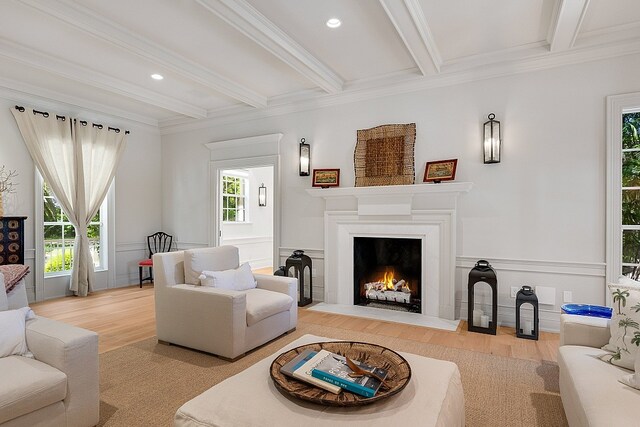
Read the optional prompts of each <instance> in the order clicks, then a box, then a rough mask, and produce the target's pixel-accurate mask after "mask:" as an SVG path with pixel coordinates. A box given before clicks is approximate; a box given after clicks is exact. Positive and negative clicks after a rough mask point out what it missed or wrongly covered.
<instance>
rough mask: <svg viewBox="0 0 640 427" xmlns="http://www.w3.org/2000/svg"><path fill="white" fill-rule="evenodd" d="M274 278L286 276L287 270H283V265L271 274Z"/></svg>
mask: <svg viewBox="0 0 640 427" xmlns="http://www.w3.org/2000/svg"><path fill="white" fill-rule="evenodd" d="M273 275H274V276H285V277H286V276H287V270H286V269H285V268H284V265H281V266H280V267H278V269H277V270H276V271H274V272H273Z"/></svg>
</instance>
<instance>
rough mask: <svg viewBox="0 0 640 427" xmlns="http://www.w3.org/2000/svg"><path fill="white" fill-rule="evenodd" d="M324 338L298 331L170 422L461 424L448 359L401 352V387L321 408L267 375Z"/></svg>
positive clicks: (456, 375)
mask: <svg viewBox="0 0 640 427" xmlns="http://www.w3.org/2000/svg"><path fill="white" fill-rule="evenodd" d="M320 341H333V340H331V339H329V338H323V337H317V336H314V335H304V336H303V337H301V338H299V339H297V340H295V341H293V342H292V343H291V344H289V345H287V346H286V347H284V348H282V349H281V350H279V351H278V352H276V353H274V354H273V355H271V356H269V357H267V358H265V359H263V360H261V361H260V362H258V363H256V364H255V365H253V366H251V367H250V368H248V369H246V370H245V371H243V372H241V373H239V374H237V375H234V376H233V377H231V378H228V379H226V380H225V381H223V382H221V383H220V384H217V385H215V386H213V387H212V388H210V389H209V390H207V391H205V392H204V393H202V394H201V395H199V396H196V397H195V398H193V399H191V400H190V401H188V402H187V403H185V404H184V405H182V407H180V408H179V409H178V411H177V412H176V415H175V425H176V426H221V427H222V426H224V427H229V426H296V427H299V426H304V427H312V426H332V427H335V426H343V425H344V426H347V425H348V426H367V427H371V426H385V427H389V426H397V425H405V426H447V427H457V426H463V425H464V422H465V419H464V394H463V392H462V383H461V381H460V371H459V370H458V367H457V366H456V365H455V364H454V363H451V362H446V361H442V360H436V359H429V358H426V357H422V356H417V355H414V354H408V353H401V354H402V356H403V357H404V358H405V359H406V360H407V361H408V362H409V364H410V365H411V370H412V377H411V381H410V382H409V384H408V385H407V387H405V389H404V390H402V392H400V393H398V394H397V395H395V396H392V397H390V398H389V399H387V400H385V401H382V402H377V403H375V404H372V405H365V406H361V407H353V408H338V407H324V406H319V405H314V404H312V403H307V402H304V401H300V400H295V401H293V400H291V399H289V398H287V397H285V396H284V395H283V394H282V393H280V392H279V391H278V390H277V389H276V388H275V386H274V385H273V381H272V380H271V377H270V376H269V367H270V366H271V362H272V361H273V359H275V357H276V356H278V355H279V354H280V353H282V352H284V351H286V350H289V349H291V348H294V347H297V346H300V345H304V344H309V343H313V342H320Z"/></svg>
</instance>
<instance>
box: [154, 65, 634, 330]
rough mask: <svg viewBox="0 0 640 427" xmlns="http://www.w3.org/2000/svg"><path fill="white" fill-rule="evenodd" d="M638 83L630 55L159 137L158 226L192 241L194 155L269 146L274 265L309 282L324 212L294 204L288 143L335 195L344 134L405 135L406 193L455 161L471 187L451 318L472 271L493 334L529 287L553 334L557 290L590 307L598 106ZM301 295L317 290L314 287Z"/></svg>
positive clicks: (600, 276)
mask: <svg viewBox="0 0 640 427" xmlns="http://www.w3.org/2000/svg"><path fill="white" fill-rule="evenodd" d="M639 73H640V61H639V56H638V55H633V56H626V57H620V58H614V59H609V60H603V61H597V62H591V63H585V64H579V65H571V66H566V67H561V68H555V69H550V70H543V71H538V72H531V73H526V74H516V75H512V76H507V77H502V78H494V79H490V80H483V81H477V82H472V83H467V84H461V85H457V86H451V87H443V88H436V89H431V90H424V91H419V92H415V93H411V94H402V95H397V96H389V97H385V98H381V99H376V100H367V101H363V102H358V103H352V104H345V105H337V106H333V107H326V108H321V109H317V110H311V111H301V112H297V113H292V114H288V115H282V116H273V117H267V118H263V119H254V120H251V121H246V122H238V123H235V122H229V123H227V124H224V123H217V124H216V125H215V126H211V127H209V128H206V129H198V130H192V131H183V132H180V133H176V134H166V135H163V136H162V150H163V159H164V163H163V165H164V168H165V169H166V170H167V171H168V173H167V174H166V175H165V179H164V181H163V183H164V184H165V186H164V190H165V197H164V198H163V221H164V226H165V227H167V228H173V229H175V230H176V231H177V233H178V234H180V235H181V237H184V238H187V239H195V240H196V241H198V240H202V239H204V238H205V235H204V234H201V233H199V230H201V229H203V228H205V227H206V226H207V222H208V221H209V218H208V212H207V209H206V192H207V188H208V178H207V173H208V172H207V171H208V169H207V167H208V157H207V155H206V149H205V148H204V147H203V144H204V143H207V142H210V141H218V140H226V139H234V138H240V137H246V136H253V135H261V134H269V133H276V132H281V133H283V134H284V137H283V138H282V141H281V153H282V155H281V170H282V174H281V175H282V194H283V195H282V232H281V246H282V248H281V255H288V254H289V253H290V249H292V248H300V249H307V250H308V251H310V253H312V254H314V257H315V259H314V269H316V271H318V273H320V272H321V271H322V258H323V255H322V248H323V203H324V202H323V200H322V199H315V198H311V197H310V196H308V195H307V194H306V192H305V191H304V190H305V189H306V188H310V186H311V182H310V178H308V177H300V176H298V171H297V156H298V142H299V139H300V138H302V137H304V138H306V139H307V141H308V142H310V144H311V151H312V154H311V163H312V168H340V169H341V185H342V186H347V187H348V186H353V184H354V174H353V149H354V146H355V142H356V131H357V130H358V129H364V128H369V127H373V126H377V125H381V124H386V123H410V122H415V123H416V124H417V139H416V149H415V160H416V161H415V164H416V176H417V180H418V181H421V180H422V176H423V174H424V165H425V162H426V161H429V160H438V159H448V158H458V159H459V162H458V171H457V177H456V179H457V180H459V181H470V182H473V183H474V188H473V189H472V190H471V192H470V193H468V194H466V195H464V196H463V197H461V199H460V202H459V210H458V244H457V251H458V261H457V265H458V268H457V279H456V286H457V299H458V300H459V307H458V313H459V314H460V316H462V317H463V318H466V307H465V305H466V303H465V301H466V283H467V277H466V276H467V274H468V272H469V269H470V268H471V267H472V266H473V263H474V261H475V260H477V259H480V258H484V259H488V260H490V261H492V264H493V265H494V266H495V267H496V268H497V270H498V286H499V289H500V291H499V294H500V295H499V304H500V316H501V320H502V321H503V323H505V324H513V323H514V318H513V306H514V300H513V299H512V298H510V296H509V290H510V287H511V286H520V285H522V284H529V285H534V286H535V285H543V286H551V287H554V288H556V289H557V293H556V297H557V298H556V303H555V304H553V305H548V306H542V307H541V309H542V310H541V311H542V312H541V319H542V322H543V323H542V326H543V327H545V328H547V329H555V328H556V327H557V321H558V312H559V310H560V305H561V304H562V299H561V295H562V292H561V291H562V290H570V291H572V292H573V300H574V302H585V303H604V295H605V289H604V259H605V97H606V96H607V95H612V94H619V93H625V92H634V91H638V90H640V82H639V81H638V79H637V76H638V75H639ZM491 112H494V113H495V114H496V118H497V119H498V120H500V121H501V122H502V127H503V139H504V145H503V160H502V163H500V164H496V165H484V164H483V163H482V159H481V132H482V123H483V122H484V121H485V120H486V117H487V115H488V114H489V113H491ZM178 175H179V178H178V179H177V180H174V177H176V176H178ZM187 183H188V185H187ZM185 186H188V191H184V188H185ZM187 207H188V209H187ZM314 281H315V282H314V285H318V286H321V282H322V277H316V278H314ZM314 292H315V295H317V294H318V293H317V292H316V291H314Z"/></svg>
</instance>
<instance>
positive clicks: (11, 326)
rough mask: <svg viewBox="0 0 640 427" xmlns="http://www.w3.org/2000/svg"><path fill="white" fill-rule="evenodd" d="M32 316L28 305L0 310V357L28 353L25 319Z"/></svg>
mask: <svg viewBox="0 0 640 427" xmlns="http://www.w3.org/2000/svg"><path fill="white" fill-rule="evenodd" d="M34 317H35V315H34V314H33V311H31V309H30V308H29V307H23V308H19V309H17V310H7V311H2V312H0V357H6V356H11V355H13V354H17V355H21V356H24V355H29V349H28V348H27V337H26V321H27V320H29V319H33V318H34Z"/></svg>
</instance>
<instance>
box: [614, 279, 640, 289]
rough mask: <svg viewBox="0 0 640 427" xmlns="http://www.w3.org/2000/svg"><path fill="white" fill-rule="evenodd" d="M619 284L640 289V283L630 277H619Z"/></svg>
mask: <svg viewBox="0 0 640 427" xmlns="http://www.w3.org/2000/svg"><path fill="white" fill-rule="evenodd" d="M618 284H619V285H627V286H635V287H636V288H640V282H638V281H637V280H633V279H632V278H630V277H627V276H619V277H618Z"/></svg>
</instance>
